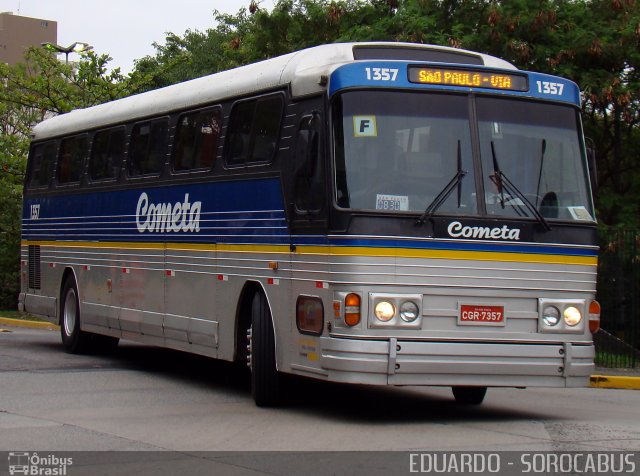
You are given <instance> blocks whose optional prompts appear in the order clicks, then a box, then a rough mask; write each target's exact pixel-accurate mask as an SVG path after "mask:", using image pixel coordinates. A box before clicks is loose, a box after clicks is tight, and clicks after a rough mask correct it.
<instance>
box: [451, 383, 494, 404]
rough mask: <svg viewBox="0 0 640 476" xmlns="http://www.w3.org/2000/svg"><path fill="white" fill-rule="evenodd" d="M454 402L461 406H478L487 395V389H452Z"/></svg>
mask: <svg viewBox="0 0 640 476" xmlns="http://www.w3.org/2000/svg"><path fill="white" fill-rule="evenodd" d="M451 390H452V391H453V396H454V397H455V399H456V402H458V403H460V404H462V405H480V404H481V403H482V401H483V400H484V397H485V395H486V394H487V387H452V388H451Z"/></svg>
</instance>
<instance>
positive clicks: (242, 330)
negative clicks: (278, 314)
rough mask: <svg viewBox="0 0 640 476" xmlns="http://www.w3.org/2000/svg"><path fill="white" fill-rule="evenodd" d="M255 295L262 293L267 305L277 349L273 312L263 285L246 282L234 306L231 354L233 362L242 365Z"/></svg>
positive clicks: (258, 282) (255, 282)
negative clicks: (233, 341) (232, 348)
mask: <svg viewBox="0 0 640 476" xmlns="http://www.w3.org/2000/svg"><path fill="white" fill-rule="evenodd" d="M257 293H262V294H263V295H264V296H265V298H266V300H267V304H268V305H269V311H270V314H271V325H272V326H273V329H274V338H275V340H276V348H277V340H278V337H277V333H276V332H275V328H276V327H275V322H273V311H272V306H271V303H270V302H269V296H268V295H267V292H266V289H265V287H264V285H263V284H262V283H261V282H260V281H254V280H252V281H247V282H246V283H245V284H244V286H243V287H242V291H240V297H239V298H238V304H237V306H236V316H235V333H234V335H235V339H234V340H235V348H234V352H233V358H234V361H236V362H240V363H244V362H246V357H247V348H246V346H247V344H248V342H247V330H248V329H249V327H250V326H251V305H252V302H253V297H254V296H255V295H256V294H257Z"/></svg>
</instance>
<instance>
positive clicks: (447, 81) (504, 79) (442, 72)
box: [409, 66, 529, 91]
mask: <svg viewBox="0 0 640 476" xmlns="http://www.w3.org/2000/svg"><path fill="white" fill-rule="evenodd" d="M409 81H410V82H412V83H418V84H440V85H443V86H461V87H468V88H489V89H507V90H510V91H528V90H529V86H528V84H527V78H526V76H521V75H519V74H508V73H497V72H492V71H483V70H477V69H454V68H431V67H421V66H409Z"/></svg>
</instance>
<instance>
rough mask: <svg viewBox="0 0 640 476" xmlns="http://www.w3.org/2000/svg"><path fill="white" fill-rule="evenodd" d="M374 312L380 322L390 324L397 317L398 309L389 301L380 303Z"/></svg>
mask: <svg viewBox="0 0 640 476" xmlns="http://www.w3.org/2000/svg"><path fill="white" fill-rule="evenodd" d="M374 312H375V315H376V317H377V318H378V320H380V321H382V322H388V321H390V320H391V319H393V316H395V315H396V308H395V307H393V304H391V303H390V302H389V301H379V302H378V303H377V304H376V307H375V309H374Z"/></svg>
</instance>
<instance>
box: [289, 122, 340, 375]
mask: <svg viewBox="0 0 640 476" xmlns="http://www.w3.org/2000/svg"><path fill="white" fill-rule="evenodd" d="M322 124H323V121H322V116H321V114H320V113H319V112H318V111H313V112H309V113H305V114H303V115H302V116H301V120H300V122H299V124H298V130H297V136H296V143H295V149H294V157H293V171H294V187H293V204H292V208H291V272H292V278H293V279H292V296H293V300H294V303H293V304H294V305H295V316H294V317H295V319H294V320H293V321H294V322H293V323H292V329H291V331H292V332H293V335H294V336H296V338H295V339H293V349H292V352H293V355H292V359H293V361H294V362H296V363H297V364H298V365H299V366H302V367H303V368H312V367H317V365H318V357H319V353H320V345H319V342H318V339H317V338H316V337H314V336H317V335H319V334H321V333H322V329H323V326H324V325H326V324H325V320H324V319H323V316H325V315H328V314H327V313H329V312H330V303H331V297H330V295H329V290H328V289H329V276H330V274H329V271H330V269H329V266H330V264H329V259H328V254H327V249H328V247H327V244H328V241H327V214H328V211H327V210H328V202H329V200H328V191H327V190H328V189H327V183H326V179H327V175H326V170H327V167H326V163H325V158H326V154H325V153H324V140H323V134H322V131H323V126H322Z"/></svg>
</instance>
